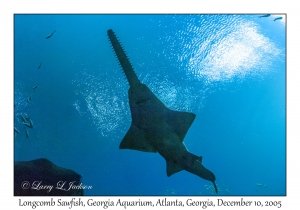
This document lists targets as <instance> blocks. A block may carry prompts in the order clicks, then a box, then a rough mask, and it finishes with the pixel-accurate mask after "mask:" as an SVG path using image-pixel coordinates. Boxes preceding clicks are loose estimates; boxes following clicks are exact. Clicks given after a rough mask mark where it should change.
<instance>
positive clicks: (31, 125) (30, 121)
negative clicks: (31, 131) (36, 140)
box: [29, 119, 33, 128]
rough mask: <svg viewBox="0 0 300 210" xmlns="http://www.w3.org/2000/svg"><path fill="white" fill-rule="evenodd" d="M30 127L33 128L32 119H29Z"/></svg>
mask: <svg viewBox="0 0 300 210" xmlns="http://www.w3.org/2000/svg"><path fill="white" fill-rule="evenodd" d="M29 125H30V127H31V128H33V123H32V120H31V119H29Z"/></svg>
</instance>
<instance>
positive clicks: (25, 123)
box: [23, 122, 33, 128]
mask: <svg viewBox="0 0 300 210" xmlns="http://www.w3.org/2000/svg"><path fill="white" fill-rule="evenodd" d="M23 124H24V125H26V126H27V127H28V128H33V126H32V125H31V124H30V123H27V122H23Z"/></svg>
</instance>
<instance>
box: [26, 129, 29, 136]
mask: <svg viewBox="0 0 300 210" xmlns="http://www.w3.org/2000/svg"><path fill="white" fill-rule="evenodd" d="M25 130H26V137H27V138H29V132H28V130H27V129H26V128H25Z"/></svg>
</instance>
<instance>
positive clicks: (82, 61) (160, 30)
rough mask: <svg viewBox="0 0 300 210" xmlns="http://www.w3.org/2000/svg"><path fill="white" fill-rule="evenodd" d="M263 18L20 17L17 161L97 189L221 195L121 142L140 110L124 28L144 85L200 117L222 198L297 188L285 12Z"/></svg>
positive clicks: (192, 134)
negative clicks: (119, 51) (133, 103)
mask: <svg viewBox="0 0 300 210" xmlns="http://www.w3.org/2000/svg"><path fill="white" fill-rule="evenodd" d="M260 16H262V15H198V14H197V15H187V14H185V15H171V14H169V15H150V14H149V15H27V14H26V15H22V14H16V15H14V127H15V128H16V129H17V130H18V131H19V132H18V133H17V132H15V133H14V160H15V161H19V160H32V159H36V158H41V157H43V158H47V159H49V160H50V161H52V162H53V163H54V164H56V165H58V166H61V167H65V168H68V169H72V170H74V171H76V172H77V173H79V174H81V175H82V183H83V184H84V185H91V186H93V189H90V190H85V191H84V194H85V195H216V194H215V191H214V188H213V185H212V183H211V182H209V181H206V180H203V179H201V178H199V177H197V176H195V175H193V174H190V173H188V172H186V171H181V172H179V173H176V174H174V175H172V176H171V177H167V175H166V162H165V160H164V159H163V158H162V157H161V156H160V155H158V154H154V153H145V152H139V151H134V150H120V149H119V144H120V142H121V140H122V138H123V137H124V135H125V134H126V132H127V130H128V129H129V126H130V124H131V114H130V109H129V105H128V93H127V91H128V88H129V85H128V82H127V80H126V78H125V76H124V74H123V73H122V69H121V67H120V66H119V64H118V61H117V58H116V57H115V55H114V53H113V50H112V49H111V47H110V42H109V40H108V37H107V30H108V29H113V31H114V32H115V34H116V35H117V36H118V37H119V41H120V42H121V43H122V46H123V48H124V49H125V50H126V52H127V56H128V57H129V59H130V61H131V63H132V65H133V67H134V69H135V72H136V74H137V75H138V77H139V79H140V81H141V82H142V83H144V84H146V85H147V86H148V87H149V88H150V89H151V90H152V91H153V92H154V94H156V96H157V97H158V98H159V99H160V100H161V101H162V102H163V103H164V104H165V105H166V106H167V107H169V108H170V109H173V110H178V111H188V112H193V113H195V114H196V118H195V121H194V122H193V124H192V125H191V127H190V129H189V131H188V133H187V135H186V137H185V139H184V144H185V145H186V147H187V149H188V150H189V151H190V152H191V153H193V154H195V155H198V156H202V157H203V162H202V163H203V165H204V166H205V167H206V168H208V169H209V170H211V171H212V172H213V173H214V174H215V176H216V184H217V187H218V189H219V193H218V194H217V195H229V196H230V195H286V26H285V16H284V15H271V16H269V17H260ZM278 17H282V19H280V20H276V21H274V19H275V18H278ZM53 31H55V33H54V34H53V36H51V37H50V38H48V39H46V36H48V35H50V34H51V33H52V32H53ZM34 86H38V87H37V88H34V89H33V87H34ZM21 114H22V115H27V116H30V119H31V120H32V122H33V125H34V127H33V128H31V129H27V130H28V134H27V135H26V130H25V128H24V125H23V123H22V120H21V118H20V115H21Z"/></svg>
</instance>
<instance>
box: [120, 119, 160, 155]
mask: <svg viewBox="0 0 300 210" xmlns="http://www.w3.org/2000/svg"><path fill="white" fill-rule="evenodd" d="M120 149H133V150H138V151H142V152H157V151H156V150H155V149H154V148H153V147H152V146H151V145H150V144H149V143H148V141H147V139H146V137H145V133H144V131H143V130H141V129H139V128H138V127H136V126H134V125H132V124H131V126H130V128H129V130H128V131H127V133H126V135H125V137H124V138H123V140H122V142H121V143H120Z"/></svg>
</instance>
